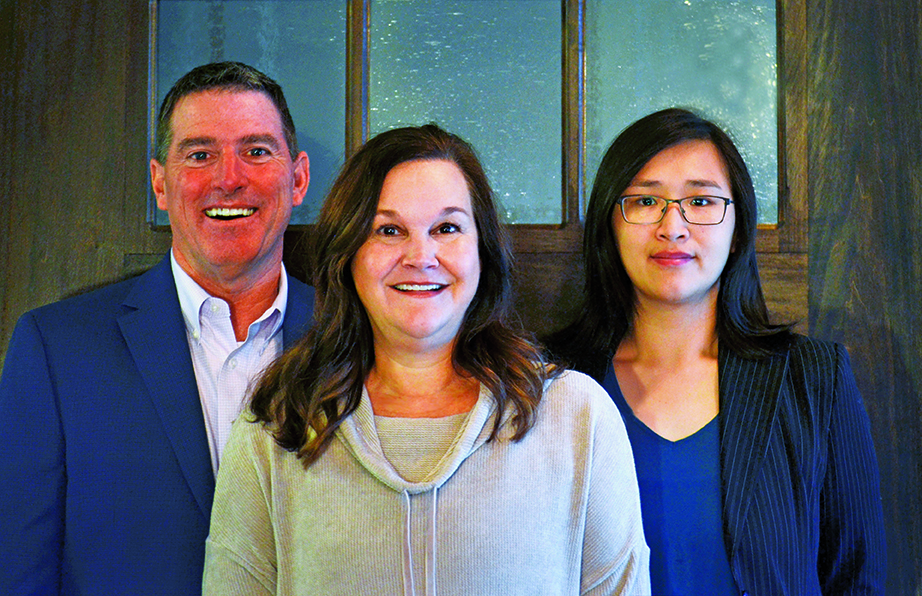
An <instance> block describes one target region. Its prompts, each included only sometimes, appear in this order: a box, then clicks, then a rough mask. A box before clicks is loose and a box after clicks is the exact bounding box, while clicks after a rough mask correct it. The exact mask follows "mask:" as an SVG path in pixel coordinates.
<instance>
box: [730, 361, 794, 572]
mask: <svg viewBox="0 0 922 596" xmlns="http://www.w3.org/2000/svg"><path fill="white" fill-rule="evenodd" d="M718 362H719V364H718V369H719V377H720V380H719V395H720V418H719V420H720V464H721V467H720V476H721V485H722V487H723V514H724V515H723V523H724V540H725V542H726V543H727V546H728V548H729V553H730V560H731V564H732V560H733V556H734V555H735V553H736V546H737V544H738V543H739V537H740V534H741V532H742V528H743V525H744V523H745V521H746V515H747V513H748V511H749V504H750V501H751V497H752V487H753V485H754V484H755V480H756V478H757V476H758V474H759V470H760V468H761V466H762V462H763V460H764V458H765V453H766V449H767V447H768V440H769V434H770V432H771V429H772V425H773V423H774V420H775V412H776V410H777V405H778V395H779V393H780V391H781V386H782V382H783V380H784V376H785V374H786V372H787V365H788V357H787V353H784V354H779V355H776V356H771V357H769V358H764V359H759V360H747V359H744V358H741V357H739V356H737V355H736V354H734V353H733V352H731V351H729V350H720V353H719V357H718Z"/></svg>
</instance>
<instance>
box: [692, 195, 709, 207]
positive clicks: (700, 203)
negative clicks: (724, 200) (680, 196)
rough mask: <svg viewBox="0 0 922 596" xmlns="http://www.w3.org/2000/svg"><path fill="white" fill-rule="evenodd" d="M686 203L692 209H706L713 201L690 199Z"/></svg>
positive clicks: (704, 198)
mask: <svg viewBox="0 0 922 596" xmlns="http://www.w3.org/2000/svg"><path fill="white" fill-rule="evenodd" d="M688 203H689V205H691V206H692V207H707V206H708V205H711V204H713V203H714V200H713V199H712V198H711V197H691V198H690V199H689V200H688Z"/></svg>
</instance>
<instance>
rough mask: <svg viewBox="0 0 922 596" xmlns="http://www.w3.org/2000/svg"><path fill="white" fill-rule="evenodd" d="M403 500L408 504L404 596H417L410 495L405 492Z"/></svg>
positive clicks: (404, 538)
mask: <svg viewBox="0 0 922 596" xmlns="http://www.w3.org/2000/svg"><path fill="white" fill-rule="evenodd" d="M403 499H404V503H405V504H406V508H405V509H404V511H405V517H404V523H403V594H404V596H416V586H415V585H414V584H413V542H412V538H413V529H412V527H411V524H412V517H413V516H412V515H411V513H412V511H411V509H410V508H411V505H410V493H409V492H407V491H403Z"/></svg>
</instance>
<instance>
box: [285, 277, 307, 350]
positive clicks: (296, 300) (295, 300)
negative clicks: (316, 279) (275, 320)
mask: <svg viewBox="0 0 922 596" xmlns="http://www.w3.org/2000/svg"><path fill="white" fill-rule="evenodd" d="M313 312H314V288H312V287H310V286H308V285H306V284H303V283H301V282H300V281H298V280H296V279H295V278H293V277H291V276H290V275H289V276H288V306H287V307H286V308H285V319H284V320H283V321H282V342H283V344H284V346H285V349H288V348H290V347H291V346H293V345H294V344H295V343H296V342H297V341H298V340H299V339H301V337H302V336H303V335H304V334H305V333H306V332H307V330H308V328H309V327H310V325H311V317H312V314H313Z"/></svg>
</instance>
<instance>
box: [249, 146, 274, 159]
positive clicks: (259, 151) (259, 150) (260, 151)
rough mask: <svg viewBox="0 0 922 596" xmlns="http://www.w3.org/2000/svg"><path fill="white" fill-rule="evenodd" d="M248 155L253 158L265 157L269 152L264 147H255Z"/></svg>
mask: <svg viewBox="0 0 922 596" xmlns="http://www.w3.org/2000/svg"><path fill="white" fill-rule="evenodd" d="M248 153H249V154H250V156H251V157H263V156H264V155H269V150H268V149H264V148H262V147H253V148H252V149H250V150H249V151H248Z"/></svg>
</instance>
